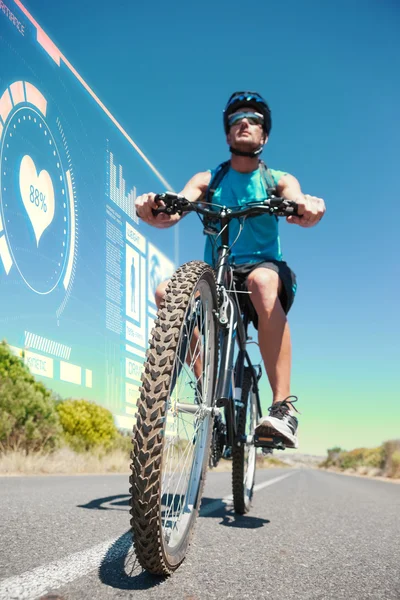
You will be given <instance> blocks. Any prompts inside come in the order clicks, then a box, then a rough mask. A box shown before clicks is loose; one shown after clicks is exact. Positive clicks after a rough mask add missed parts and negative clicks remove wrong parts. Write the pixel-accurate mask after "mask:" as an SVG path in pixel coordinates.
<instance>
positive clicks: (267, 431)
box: [254, 424, 299, 449]
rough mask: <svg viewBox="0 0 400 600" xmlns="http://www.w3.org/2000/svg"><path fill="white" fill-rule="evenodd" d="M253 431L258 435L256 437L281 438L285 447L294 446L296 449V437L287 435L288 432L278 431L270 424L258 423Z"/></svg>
mask: <svg viewBox="0 0 400 600" xmlns="http://www.w3.org/2000/svg"><path fill="white" fill-rule="evenodd" d="M254 433H255V434H256V435H258V437H271V436H273V437H277V438H282V440H283V442H284V444H285V446H286V447H287V448H294V449H297V448H298V445H299V444H298V441H297V438H295V437H294V436H293V437H289V435H288V434H286V433H283V432H282V431H278V430H277V429H275V427H271V426H270V425H267V424H265V425H263V424H260V425H258V426H257V427H256V428H255V431H254Z"/></svg>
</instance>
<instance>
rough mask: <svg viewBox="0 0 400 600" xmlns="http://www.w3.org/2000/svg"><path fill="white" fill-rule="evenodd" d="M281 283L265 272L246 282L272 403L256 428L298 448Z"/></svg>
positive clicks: (261, 434) (259, 271)
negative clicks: (280, 295) (254, 313)
mask: <svg viewBox="0 0 400 600" xmlns="http://www.w3.org/2000/svg"><path fill="white" fill-rule="evenodd" d="M281 286H282V282H281V280H280V278H279V275H278V274H277V273H276V272H275V271H272V270H271V269H266V268H257V269H254V271H252V272H251V273H250V274H249V276H248V278H247V288H248V290H249V291H250V292H252V294H251V296H250V298H251V300H252V302H253V305H254V308H255V309H256V311H257V316H258V341H259V344H260V350H261V355H262V357H263V361H264V365H265V369H266V371H267V374H268V379H269V382H270V384H271V388H272V393H273V403H272V406H271V407H270V408H269V415H268V416H266V417H264V418H263V419H262V420H261V422H260V423H259V424H258V425H257V427H256V430H255V433H256V434H257V435H258V436H259V437H260V438H262V437H270V436H271V435H272V436H278V437H282V438H283V439H284V442H285V445H286V446H288V447H291V448H297V447H298V441H297V426H298V422H297V419H296V417H295V416H294V413H293V410H292V409H293V406H292V404H291V403H290V398H288V396H290V371H291V362H292V347H291V341H290V332H289V325H288V322H287V318H286V314H285V311H284V310H283V308H282V304H281V302H280V300H279V292H280V288H281Z"/></svg>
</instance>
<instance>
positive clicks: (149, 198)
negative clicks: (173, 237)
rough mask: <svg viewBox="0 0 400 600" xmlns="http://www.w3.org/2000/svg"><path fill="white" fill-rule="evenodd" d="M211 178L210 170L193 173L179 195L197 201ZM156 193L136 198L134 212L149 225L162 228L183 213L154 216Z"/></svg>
mask: <svg viewBox="0 0 400 600" xmlns="http://www.w3.org/2000/svg"><path fill="white" fill-rule="evenodd" d="M210 180H211V173H210V171H204V172H202V173H197V174H196V175H194V176H193V177H192V178H191V179H190V180H189V181H188V182H187V184H186V185H185V187H184V188H183V190H182V191H181V192H179V195H180V196H185V198H186V199H187V200H189V202H197V201H198V200H200V199H201V198H202V197H203V196H204V194H205V193H206V191H207V187H208V184H209V183H210ZM155 196H156V194H153V193H152V192H150V193H148V194H142V195H141V196H138V197H137V198H136V202H135V208H136V214H137V215H138V216H139V217H140V218H141V219H142V220H143V221H145V223H148V224H149V225H153V227H159V228H160V229H164V228H165V227H171V226H172V225H175V223H177V222H178V221H179V220H180V219H181V218H182V217H184V216H185V214H183V215H167V214H166V213H160V214H158V215H157V216H154V215H153V213H152V209H153V208H158V206H159V205H158V204H157V203H156V202H155V200H154V198H155Z"/></svg>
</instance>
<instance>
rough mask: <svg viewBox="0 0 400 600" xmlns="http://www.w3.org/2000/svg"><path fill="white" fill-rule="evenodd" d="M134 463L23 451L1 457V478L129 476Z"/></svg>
mask: <svg viewBox="0 0 400 600" xmlns="http://www.w3.org/2000/svg"><path fill="white" fill-rule="evenodd" d="M286 466H287V465H286V464H285V463H283V462H282V461H280V460H279V459H275V458H272V457H271V458H270V457H268V458H267V457H262V456H258V457H257V469H270V468H274V467H286ZM129 469H130V460H129V456H128V454H127V453H126V452H123V451H122V450H113V451H112V452H109V453H107V454H103V455H100V454H97V455H96V454H93V453H89V452H87V453H84V454H81V453H77V452H74V451H73V450H71V449H70V448H62V449H61V450H57V451H56V452H53V453H52V454H48V453H44V452H36V453H34V454H28V456H26V454H25V453H24V452H23V451H21V450H13V451H9V452H7V453H6V454H2V455H0V476H16V475H83V474H95V473H98V474H102V473H129ZM231 469H232V462H231V461H226V460H221V461H220V462H219V464H218V467H217V468H216V469H215V471H217V472H218V471H219V472H224V471H231Z"/></svg>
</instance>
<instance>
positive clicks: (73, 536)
mask: <svg viewBox="0 0 400 600" xmlns="http://www.w3.org/2000/svg"><path fill="white" fill-rule="evenodd" d="M257 475H258V476H257V484H259V487H260V488H261V489H258V490H257V492H256V494H255V499H254V504H253V509H252V512H251V513H250V514H249V515H247V516H243V517H235V516H234V514H233V513H232V511H231V508H230V506H229V500H225V502H222V501H221V499H223V498H225V499H227V497H228V496H229V494H230V493H231V490H230V473H215V472H210V473H209V474H208V480H207V485H206V489H205V493H204V500H203V505H202V506H203V508H202V512H201V517H200V519H199V521H198V523H197V527H196V532H195V537H194V541H193V544H192V546H191V549H190V552H189V554H188V557H187V559H186V561H185V562H184V563H183V565H182V566H181V567H180V569H178V571H177V572H176V573H175V574H174V575H173V576H172V577H170V578H168V579H159V578H154V577H151V576H150V575H148V574H146V573H143V572H142V570H141V569H140V567H139V566H138V565H137V563H136V562H135V557H134V555H133V553H132V549H131V540H130V534H129V532H128V527H129V514H128V481H127V477H126V476H123V475H113V476H97V475H96V476H76V477H66V476H65V477H31V478H28V477H15V478H0V510H1V520H0V542H1V543H0V599H1V600H11V599H18V600H23V599H28V598H31V599H35V598H42V597H48V596H50V597H51V598H54V599H55V598H62V599H63V600H84V599H96V600H97V599H105V598H107V599H108V598H123V599H124V598H132V599H133V598H135V600H142V599H154V600H155V599H157V600H162V599H167V598H168V599H170V598H174V600H175V599H176V600H180V599H182V600H202V599H203V598H204V599H209V598H210V599H211V598H218V599H220V600H225V599H228V598H233V599H238V600H239V599H240V600H243V599H247V598H248V599H250V598H251V599H255V598H257V599H258V598H259V599H264V598H266V599H271V600H272V599H273V600H275V599H281V600H291V599H296V600H303V599H304V600H306V599H307V600H314V599H315V600H317V599H318V600H330V599H332V600H339V599H345V600H364V599H369V598H373V599H384V600H392V599H393V600H394V599H396V600H399V599H400V485H394V484H391V483H386V482H382V481H375V480H371V479H363V478H360V477H346V476H343V475H336V474H333V473H327V472H320V471H316V470H308V469H298V470H293V469H270V470H264V471H259V472H258V474H257ZM51 594H54V595H52V596H51Z"/></svg>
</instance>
